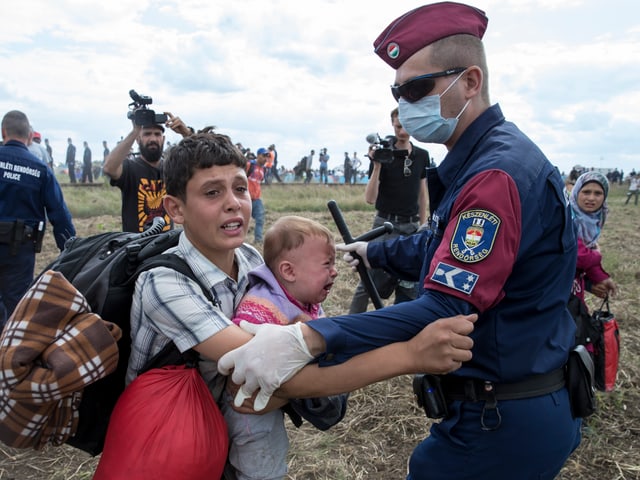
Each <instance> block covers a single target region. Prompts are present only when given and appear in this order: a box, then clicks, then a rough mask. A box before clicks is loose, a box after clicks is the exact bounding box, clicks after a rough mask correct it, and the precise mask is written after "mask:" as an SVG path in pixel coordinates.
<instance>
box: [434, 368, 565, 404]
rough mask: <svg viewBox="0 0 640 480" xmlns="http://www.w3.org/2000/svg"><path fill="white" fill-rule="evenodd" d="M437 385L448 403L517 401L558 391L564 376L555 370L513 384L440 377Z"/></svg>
mask: <svg viewBox="0 0 640 480" xmlns="http://www.w3.org/2000/svg"><path fill="white" fill-rule="evenodd" d="M441 385H442V390H443V393H444V396H445V398H446V399H447V400H448V401H452V400H461V401H466V402H480V401H485V402H487V401H488V402H491V401H495V400H518V399H521V398H531V397H538V396H540V395H546V394H547V393H551V392H556V391H558V390H560V389H561V388H563V387H564V386H565V372H564V368H558V369H557V370H554V371H552V372H549V373H545V374H542V375H534V376H532V377H529V378H527V379H526V380H523V381H521V382H515V383H493V382H489V381H486V380H480V379H478V378H470V377H457V376H455V375H445V376H443V377H441Z"/></svg>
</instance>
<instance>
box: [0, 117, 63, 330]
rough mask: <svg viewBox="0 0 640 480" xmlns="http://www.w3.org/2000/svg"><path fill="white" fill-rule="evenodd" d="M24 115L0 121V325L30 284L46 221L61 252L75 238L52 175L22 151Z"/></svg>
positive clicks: (26, 136) (26, 131) (26, 138)
mask: <svg viewBox="0 0 640 480" xmlns="http://www.w3.org/2000/svg"><path fill="white" fill-rule="evenodd" d="M31 136H32V133H31V127H30V125H29V120H28V119H27V116H26V115H25V114H24V113H22V112H19V111H17V110H12V111H10V112H8V113H7V114H6V115H5V116H4V117H3V119H2V139H3V146H2V147H0V322H2V323H1V324H0V327H2V328H3V327H4V324H5V323H6V321H7V319H8V318H9V316H10V315H11V313H12V312H13V310H14V308H15V306H16V305H17V304H18V301H19V300H20V298H22V295H24V293H25V292H26V291H27V289H28V288H29V285H30V284H31V282H32V280H33V273H34V268H35V254H36V253H37V252H39V251H40V248H41V246H42V239H43V237H44V232H45V225H46V222H47V218H48V219H49V221H50V222H51V224H52V225H53V235H54V237H55V240H56V244H57V245H58V248H59V249H60V250H62V248H63V247H64V243H65V241H66V240H67V239H68V238H70V237H72V236H74V235H75V234H76V231H75V228H74V226H73V223H72V221H71V214H70V213H69V210H68V209H67V206H66V204H65V202H64V198H63V196H62V190H61V189H60V185H59V184H58V181H57V180H56V178H55V176H54V174H53V171H52V170H51V169H50V168H49V167H48V166H47V165H46V164H45V163H43V162H41V161H40V160H38V158H36V157H35V156H34V155H33V154H31V153H30V152H29V150H28V149H27V144H28V143H29V142H30V141H31Z"/></svg>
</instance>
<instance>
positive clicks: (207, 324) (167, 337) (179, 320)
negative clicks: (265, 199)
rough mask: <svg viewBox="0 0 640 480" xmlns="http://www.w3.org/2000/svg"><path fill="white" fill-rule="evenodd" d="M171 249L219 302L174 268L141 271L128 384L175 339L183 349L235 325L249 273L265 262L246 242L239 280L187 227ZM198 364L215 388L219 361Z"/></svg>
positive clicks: (239, 260) (237, 254) (133, 308)
mask: <svg viewBox="0 0 640 480" xmlns="http://www.w3.org/2000/svg"><path fill="white" fill-rule="evenodd" d="M167 253H175V254H176V255H178V256H179V257H181V258H183V259H184V260H186V262H187V263H188V264H189V266H190V267H191V269H192V270H193V273H194V274H195V276H196V278H198V280H199V281H200V282H201V283H202V284H203V285H208V286H209V287H210V289H211V292H212V294H213V298H214V301H213V303H212V302H209V300H207V298H206V297H205V296H204V294H203V293H202V289H201V287H200V285H198V283H197V282H194V281H193V280H191V279H190V278H188V277H186V276H184V275H183V274H181V273H179V272H177V271H175V270H173V269H171V268H168V267H157V268H153V269H151V270H148V271H146V272H143V273H141V274H140V276H139V277H138V279H137V281H136V286H135V292H134V295H133V301H132V305H131V356H130V357H129V365H128V368H127V384H128V383H130V382H131V381H132V380H133V379H134V378H135V377H136V376H137V372H138V371H140V369H141V368H142V367H144V365H145V364H146V363H147V362H148V361H149V359H150V358H152V357H153V356H154V355H155V354H157V353H158V352H159V351H160V350H162V348H163V347H164V346H165V345H167V343H169V342H170V341H172V342H174V343H175V344H176V346H177V347H178V349H179V350H180V351H181V352H184V351H186V350H188V349H190V348H193V347H194V346H196V345H198V344H200V343H202V342H203V341H205V340H206V339H208V338H209V337H211V336H212V335H215V334H216V333H218V332H219V331H221V330H222V329H224V328H226V327H228V326H229V325H231V324H232V322H231V320H230V319H231V318H232V317H233V312H234V310H235V309H236V307H237V306H238V304H239V303H240V300H241V299H242V297H243V296H244V294H245V293H246V291H247V288H248V286H249V282H248V277H247V274H248V273H249V271H250V270H251V269H253V268H255V267H257V266H258V265H261V264H262V263H263V260H262V257H261V256H260V254H259V253H258V251H257V250H256V249H254V248H253V247H252V246H250V245H248V244H243V245H242V246H241V247H239V248H237V249H236V250H235V261H236V264H237V266H238V281H237V282H236V281H235V280H234V279H233V278H230V277H229V276H228V275H226V274H225V273H224V272H223V271H222V270H220V269H219V268H218V267H217V266H216V265H215V264H213V263H211V261H209V260H208V259H207V258H206V257H205V256H204V255H203V254H202V253H201V252H200V251H198V250H197V249H196V248H195V247H194V246H193V244H192V243H191V242H190V241H189V240H188V239H187V237H186V235H185V234H184V232H183V233H182V234H181V235H180V239H179V242H178V245H177V246H176V247H173V248H170V249H169V250H167ZM199 369H200V372H201V373H202V376H203V378H204V380H205V382H207V384H208V385H209V388H210V389H211V390H212V392H213V391H214V389H215V383H219V382H216V377H217V376H218V373H217V368H216V362H215V361H213V360H210V359H204V358H203V359H202V361H201V362H200V364H199ZM214 395H215V393H214Z"/></svg>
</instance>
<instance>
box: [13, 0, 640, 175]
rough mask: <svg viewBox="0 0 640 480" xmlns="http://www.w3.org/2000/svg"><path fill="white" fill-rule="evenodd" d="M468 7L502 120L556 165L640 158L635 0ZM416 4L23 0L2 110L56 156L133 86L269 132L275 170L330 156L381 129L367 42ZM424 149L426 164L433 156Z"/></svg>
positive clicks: (112, 112)
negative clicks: (473, 11) (477, 23)
mask: <svg viewBox="0 0 640 480" xmlns="http://www.w3.org/2000/svg"><path fill="white" fill-rule="evenodd" d="M474 5H477V6H478V7H479V8H481V9H483V10H485V11H486V12H487V15H488V17H489V19H490V20H489V28H488V30H487V34H486V36H485V43H486V46H487V54H488V60H489V68H490V85H491V96H492V100H493V101H497V102H499V103H500V104H501V106H502V108H503V111H504V112H505V115H506V116H507V118H508V119H509V120H512V121H514V122H515V123H517V124H518V126H519V127H520V128H521V129H522V130H523V131H524V132H525V133H527V134H528V135H529V136H530V137H531V138H533V139H534V140H535V141H536V142H538V143H539V144H540V146H541V148H543V150H544V151H545V152H546V153H547V155H548V156H549V158H550V159H551V160H552V161H553V162H554V163H556V164H557V165H558V166H559V167H560V169H561V170H568V169H570V168H571V166H572V165H573V164H574V163H581V164H586V165H591V164H592V165H593V166H611V167H621V168H623V169H624V170H625V171H629V170H631V169H632V168H636V169H638V168H639V167H640V155H639V154H637V153H635V150H636V148H635V143H636V140H635V138H636V133H635V132H636V131H637V130H638V123H639V122H640V120H638V118H637V115H636V112H637V111H638V108H637V107H638V106H639V104H640V98H639V97H640V94H639V93H637V90H638V89H637V86H636V85H637V79H638V77H639V75H638V74H639V70H640V67H638V66H637V65H636V62H635V60H636V59H637V58H640V51H639V50H640V41H638V40H639V38H638V37H639V36H640V20H637V18H638V17H639V15H638V13H640V7H639V6H638V5H637V3H636V2H635V1H632V0H621V1H619V2H616V6H615V8H614V7H613V6H612V5H611V4H606V3H602V2H599V1H597V0H582V1H578V0H572V1H565V2H556V1H552V0H508V1H505V0H500V1H498V0H485V1H478V2H474ZM416 6H417V5H416V3H415V2H413V1H409V0H396V1H394V2H392V3H389V2H385V1H382V0H371V1H368V2H366V3H363V2H357V1H349V0H343V1H337V0H336V1H330V0H324V1H323V0H308V1H304V2H290V1H289V0H286V1H285V0H272V1H263V0H238V1H236V2H226V3H224V4H223V3H222V2H212V1H210V0H209V1H202V0H183V1H181V2H166V1H164V2H162V1H151V0H147V1H138V2H134V3H132V2H129V1H125V0H111V1H109V2H97V1H95V0H87V1H80V0H59V1H56V2H48V1H44V0H41V1H36V0H27V1H25V2H22V3H21V4H20V5H18V4H17V3H16V4H12V5H9V6H4V7H3V19H4V20H5V21H4V22H3V29H2V30H1V31H0V62H2V65H3V75H2V76H1V77H0V110H2V111H7V110H10V109H14V108H18V109H21V110H24V111H25V113H27V114H28V115H29V117H30V119H31V121H32V123H33V124H34V126H35V127H36V129H37V130H39V131H41V133H43V135H44V136H45V137H49V138H50V139H51V140H52V144H53V147H54V156H55V157H56V160H61V159H62V156H63V152H64V149H65V147H66V138H67V137H72V138H73V139H74V140H75V142H76V144H81V142H82V141H83V140H87V141H88V142H89V144H90V145H91V146H92V147H93V149H94V151H96V150H99V149H100V145H101V142H102V140H103V139H106V140H108V141H109V143H110V145H114V144H115V142H116V141H117V140H118V139H119V138H120V137H121V136H123V135H126V134H127V132H128V131H129V128H130V125H129V123H128V121H127V119H126V111H127V104H128V103H129V102H130V99H129V97H128V91H129V89H131V88H134V89H136V90H137V91H138V92H139V93H142V94H146V95H150V96H152V97H153V99H154V104H153V107H154V108H155V109H156V110H169V111H171V112H172V113H174V114H177V115H180V116H181V117H182V118H183V119H184V120H185V121H186V122H187V123H188V124H190V125H193V126H194V127H196V128H199V127H202V126H204V125H212V124H213V125H217V126H218V128H219V129H220V130H221V131H223V132H225V133H228V134H230V135H231V137H232V138H233V139H234V141H238V142H242V143H243V144H244V145H246V146H250V147H252V148H253V149H257V148H258V147H260V146H264V145H267V144H270V143H275V144H276V145H277V146H278V149H279V152H280V154H281V157H280V158H281V160H282V162H283V163H284V164H285V165H287V166H290V167H291V166H293V165H294V164H295V162H296V161H297V160H299V158H300V157H301V156H302V155H304V154H306V153H307V152H308V151H309V150H310V149H312V148H313V149H315V150H316V151H317V150H318V149H320V148H322V147H327V148H328V150H329V153H330V154H331V155H332V161H331V162H330V165H331V166H337V165H339V164H341V163H342V157H343V152H344V151H349V152H353V151H354V150H356V151H359V152H362V153H363V154H364V152H365V150H366V143H365V140H364V137H365V136H366V135H367V134H368V133H370V132H375V131H378V132H380V133H381V134H383V135H384V134H388V133H391V128H390V124H389V111H390V110H391V109H392V108H393V107H394V106H395V102H394V101H393V99H392V97H391V95H390V93H389V90H388V86H389V84H390V83H392V81H393V71H392V70H391V69H390V68H389V67H388V66H387V65H386V64H384V63H383V62H381V61H380V60H379V59H378V58H377V57H376V56H375V55H374V54H373V47H372V43H373V40H374V39H375V38H376V36H377V35H378V33H380V31H382V29H383V28H385V27H386V26H387V24H388V23H390V22H391V21H392V20H393V19H394V18H396V17H397V16H399V15H401V14H403V13H405V12H406V11H408V10H409V9H412V8H415V7H416ZM34 12H36V13H35V14H34ZM621 12H624V14H622V13H621ZM9 19H10V20H9ZM168 138H169V139H170V140H171V141H176V140H178V138H177V136H175V135H173V134H169V136H168ZM427 148H428V149H429V150H430V151H431V152H432V154H433V156H434V157H435V158H436V160H437V161H440V160H441V159H442V157H443V156H444V154H445V150H444V148H443V147H441V146H436V145H427ZM602 163H607V164H608V165H601V164H602Z"/></svg>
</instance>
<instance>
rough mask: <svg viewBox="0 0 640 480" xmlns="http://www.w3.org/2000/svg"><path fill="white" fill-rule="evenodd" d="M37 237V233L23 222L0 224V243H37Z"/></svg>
mask: <svg viewBox="0 0 640 480" xmlns="http://www.w3.org/2000/svg"><path fill="white" fill-rule="evenodd" d="M16 230H19V231H16ZM36 237H37V231H36V230H35V229H34V228H33V227H30V226H29V225H25V224H24V223H22V222H0V243H4V244H7V245H10V244H12V243H14V242H15V241H16V239H19V240H18V241H19V242H20V243H28V242H35V241H36Z"/></svg>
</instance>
